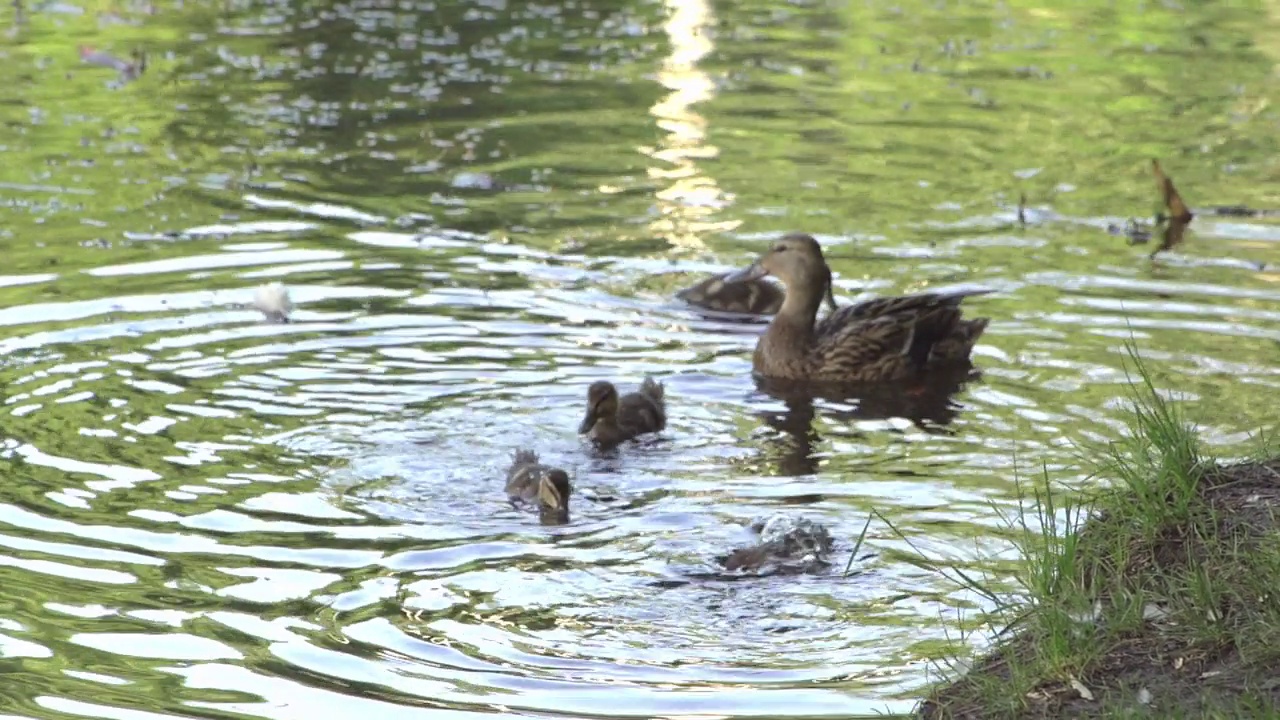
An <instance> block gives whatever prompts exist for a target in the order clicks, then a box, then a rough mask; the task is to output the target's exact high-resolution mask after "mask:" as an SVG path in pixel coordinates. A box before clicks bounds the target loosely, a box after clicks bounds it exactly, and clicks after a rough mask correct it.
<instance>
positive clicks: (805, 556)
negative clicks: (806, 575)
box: [724, 513, 834, 573]
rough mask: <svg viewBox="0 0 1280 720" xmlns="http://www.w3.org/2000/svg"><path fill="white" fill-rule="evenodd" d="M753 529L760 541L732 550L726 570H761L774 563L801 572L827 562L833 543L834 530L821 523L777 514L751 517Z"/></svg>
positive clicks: (824, 565) (726, 562) (791, 570)
mask: <svg viewBox="0 0 1280 720" xmlns="http://www.w3.org/2000/svg"><path fill="white" fill-rule="evenodd" d="M751 529H752V531H754V532H756V533H758V534H759V535H760V542H759V543H758V544H756V545H752V546H751V547H746V548H738V549H736V550H734V551H733V552H731V553H729V556H728V557H727V558H725V560H724V569H725V570H746V571H759V570H761V569H762V568H765V567H766V566H769V565H774V566H776V569H777V570H778V571H781V572H787V573H799V572H812V571H814V570H818V569H821V568H823V567H826V566H827V565H828V562H827V559H826V555H827V553H829V552H831V547H832V545H833V544H834V543H833V542H832V540H831V533H830V532H829V531H828V530H827V528H826V526H824V525H822V524H820V523H816V522H814V521H812V520H810V519H809V518H805V517H802V518H799V519H795V518H792V517H790V516H788V515H784V514H782V513H778V514H776V515H773V516H771V517H769V518H756V519H755V520H752V522H751Z"/></svg>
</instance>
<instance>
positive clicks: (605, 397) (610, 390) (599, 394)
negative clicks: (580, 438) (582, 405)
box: [578, 380, 618, 435]
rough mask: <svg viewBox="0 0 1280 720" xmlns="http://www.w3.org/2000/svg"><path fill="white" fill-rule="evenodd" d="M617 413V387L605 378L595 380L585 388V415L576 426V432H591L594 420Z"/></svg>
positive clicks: (613, 415)
mask: <svg viewBox="0 0 1280 720" xmlns="http://www.w3.org/2000/svg"><path fill="white" fill-rule="evenodd" d="M617 415H618V389H617V388H616V387H614V386H613V383H611V382H609V381H607V380H597V381H596V382H593V383H591V387H590V388H588V389H587V416H586V417H584V418H583V419H582V424H581V425H579V426H578V434H579V435H581V434H583V433H588V432H591V428H593V427H595V425H596V421H597V420H600V419H601V418H612V417H616V416H617Z"/></svg>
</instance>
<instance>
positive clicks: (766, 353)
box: [729, 233, 991, 383]
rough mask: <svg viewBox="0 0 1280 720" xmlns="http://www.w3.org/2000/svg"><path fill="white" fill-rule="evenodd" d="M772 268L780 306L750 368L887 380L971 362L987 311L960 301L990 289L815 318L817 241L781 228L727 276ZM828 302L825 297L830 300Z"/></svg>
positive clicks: (822, 263) (774, 374)
mask: <svg viewBox="0 0 1280 720" xmlns="http://www.w3.org/2000/svg"><path fill="white" fill-rule="evenodd" d="M766 275H773V276H774V277H777V278H778V279H779V280H781V281H782V282H783V284H784V285H786V287H787V295H786V300H785V301H784V302H783V303H782V308H781V309H780V310H779V311H778V314H777V315H776V316H775V317H774V318H773V321H772V322H770V323H769V328H768V329H767V330H766V331H765V333H764V335H762V336H761V337H760V341H759V342H758V343H757V344H756V350H755V354H754V356H753V357H752V366H753V367H754V369H755V372H756V373H757V374H759V375H761V376H764V377H767V378H776V379H783V380H812V381H820V382H846V383H862V382H877V381H879V382H890V381H896V380H905V379H907V378H910V377H912V376H914V375H917V374H918V373H920V372H928V371H929V370H936V369H939V368H942V367H946V366H955V365H960V364H964V363H968V362H969V353H970V352H971V351H972V350H973V346H974V344H975V343H977V341H978V338H979V337H981V335H982V333H983V331H984V330H986V328H987V323H989V322H990V319H988V318H974V319H969V320H967V319H964V318H963V317H962V312H961V310H960V303H961V302H962V301H963V300H964V299H965V298H966V297H968V296H970V295H981V294H985V293H989V292H991V291H990V290H963V291H956V292H950V293H921V294H917V295H903V296H900V297H888V298H876V299H874V300H868V301H866V302H861V303H858V304H856V305H847V306H845V307H842V308H840V309H838V310H834V311H832V312H830V313H828V314H827V316H826V317H824V318H823V319H822V320H821V321H817V314H818V308H819V306H820V305H821V304H822V300H823V295H824V294H825V295H826V296H827V297H828V298H830V294H831V270H830V269H829V268H828V267H827V262H826V259H825V258H823V256H822V248H821V247H819V245H818V241H817V240H814V239H813V238H812V237H810V236H809V235H805V234H802V233H793V234H790V235H786V236H784V237H783V238H782V239H781V240H779V241H778V242H777V243H776V244H774V246H773V247H772V248H770V249H769V250H767V251H766V252H765V253H764V254H763V255H761V256H760V257H759V259H757V260H756V261H755V262H754V263H752V265H751V267H749V268H747V269H745V270H741V271H739V272H737V273H735V274H733V275H731V276H729V281H738V280H752V279H758V278H762V277H764V276H766ZM828 302H830V300H828Z"/></svg>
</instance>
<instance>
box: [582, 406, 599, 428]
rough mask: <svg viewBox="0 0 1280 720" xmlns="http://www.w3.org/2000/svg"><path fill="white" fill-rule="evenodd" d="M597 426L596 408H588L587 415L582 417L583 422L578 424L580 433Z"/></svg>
mask: <svg viewBox="0 0 1280 720" xmlns="http://www.w3.org/2000/svg"><path fill="white" fill-rule="evenodd" d="M595 426H596V409H595V407H588V408H587V416H586V417H584V418H582V424H581V425H579V426H578V434H579V435H585V434H586V433H589V432H591V428H593V427H595Z"/></svg>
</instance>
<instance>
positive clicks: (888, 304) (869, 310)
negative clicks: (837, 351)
mask: <svg viewBox="0 0 1280 720" xmlns="http://www.w3.org/2000/svg"><path fill="white" fill-rule="evenodd" d="M992 292H995V291H994V290H988V289H986V288H979V289H970V290H955V291H952V292H944V293H916V294H914V295H899V296H896V297H883V298H872V299H871V300H864V301H862V302H860V303H857V304H856V305H846V306H844V307H842V308H840V309H838V310H833V311H832V312H830V313H828V314H827V315H826V317H824V318H822V319H821V320H819V321H818V324H817V326H816V327H814V329H813V333H814V335H817V336H822V335H827V334H832V333H836V332H838V331H839V330H838V329H839V328H841V327H843V326H845V325H848V324H850V323H855V322H857V321H863V320H870V319H872V318H883V317H889V316H893V315H901V314H918V313H922V312H924V311H926V310H931V309H933V308H938V307H959V305H960V303H961V302H964V299H965V298H967V297H972V296H974V295H986V294H988V293H992Z"/></svg>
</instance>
